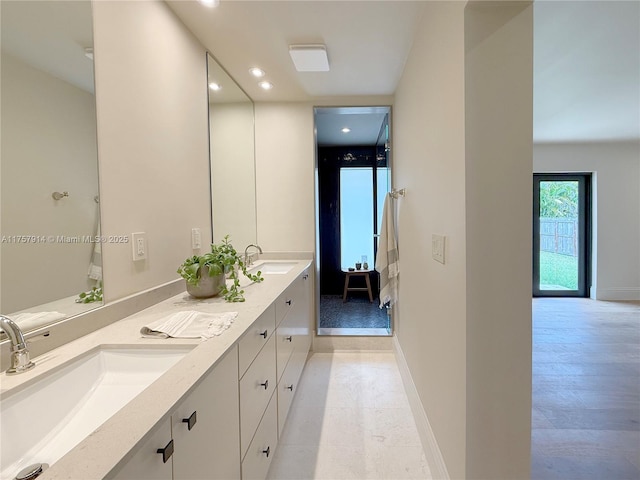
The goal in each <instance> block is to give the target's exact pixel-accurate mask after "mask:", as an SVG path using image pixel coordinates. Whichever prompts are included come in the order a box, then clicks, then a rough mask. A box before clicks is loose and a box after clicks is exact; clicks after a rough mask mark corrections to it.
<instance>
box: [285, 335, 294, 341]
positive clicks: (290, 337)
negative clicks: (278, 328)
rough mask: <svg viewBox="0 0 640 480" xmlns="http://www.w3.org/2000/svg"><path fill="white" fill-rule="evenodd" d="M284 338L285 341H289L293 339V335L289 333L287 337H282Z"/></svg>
mask: <svg viewBox="0 0 640 480" xmlns="http://www.w3.org/2000/svg"><path fill="white" fill-rule="evenodd" d="M284 339H285V340H286V341H287V342H291V341H293V337H292V336H291V335H289V336H288V337H284Z"/></svg>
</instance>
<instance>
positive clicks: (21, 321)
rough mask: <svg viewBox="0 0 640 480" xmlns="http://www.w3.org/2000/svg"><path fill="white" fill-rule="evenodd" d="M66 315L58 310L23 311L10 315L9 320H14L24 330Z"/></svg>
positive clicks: (40, 325)
mask: <svg viewBox="0 0 640 480" xmlns="http://www.w3.org/2000/svg"><path fill="white" fill-rule="evenodd" d="M66 316H67V315H66V314H64V313H60V312H34V313H30V312H25V313H16V314H14V315H11V320H13V321H14V322H16V323H17V324H18V326H19V327H20V329H22V330H23V331H25V330H32V329H34V328H38V327H42V326H43V325H47V324H49V323H51V322H55V321H56V320H60V319H62V318H65V317H66Z"/></svg>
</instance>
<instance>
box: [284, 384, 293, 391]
mask: <svg viewBox="0 0 640 480" xmlns="http://www.w3.org/2000/svg"><path fill="white" fill-rule="evenodd" d="M285 388H286V389H287V390H291V391H292V392H293V383H292V384H291V385H289V386H288V387H285Z"/></svg>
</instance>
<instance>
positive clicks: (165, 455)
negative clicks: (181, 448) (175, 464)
mask: <svg viewBox="0 0 640 480" xmlns="http://www.w3.org/2000/svg"><path fill="white" fill-rule="evenodd" d="M157 453H161V454H162V463H167V460H169V459H170V458H171V455H173V439H171V440H170V441H169V443H167V446H166V447H164V448H159V449H158V450H157Z"/></svg>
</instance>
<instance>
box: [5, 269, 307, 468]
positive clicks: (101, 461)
mask: <svg viewBox="0 0 640 480" xmlns="http://www.w3.org/2000/svg"><path fill="white" fill-rule="evenodd" d="M287 261H289V262H295V263H296V265H295V266H294V267H293V268H292V269H291V270H290V271H289V272H288V273H286V274H279V275H263V277H264V281H263V282H261V283H259V284H252V285H249V286H248V287H245V288H244V290H245V293H244V296H245V299H246V301H245V302H241V303H226V302H225V301H224V299H223V298H221V297H214V298H210V299H194V298H192V297H190V296H189V295H188V294H187V293H186V292H185V293H181V294H179V295H176V296H174V297H171V298H169V299H167V300H165V301H163V302H160V303H158V304H156V305H154V306H152V307H149V308H147V309H145V310H142V311H140V312H138V313H136V314H134V315H131V316H130V317H127V318H124V319H122V320H120V321H118V322H115V323H113V324H111V325H109V326H107V327H105V328H102V329H100V330H97V331H95V332H93V333H91V334H89V335H86V336H84V337H82V338H79V339H77V340H74V341H73V342H70V343H68V344H66V345H64V346H61V347H59V348H57V349H55V350H52V351H50V352H48V353H46V354H43V355H41V356H39V357H36V358H34V359H33V360H34V362H35V363H36V367H35V368H34V369H32V370H31V371H29V372H26V373H23V374H20V375H12V376H7V375H6V374H4V373H2V374H1V375H0V382H1V389H0V395H1V397H0V398H6V396H8V395H11V394H12V393H13V392H15V391H18V390H21V389H22V388H24V387H26V386H28V385H29V384H31V383H33V382H34V381H37V380H39V379H40V378H41V377H42V375H45V374H47V373H49V372H51V371H52V370H54V369H58V368H59V367H61V366H64V365H65V364H66V363H68V362H70V361H71V360H73V359H75V358H77V357H78V356H80V355H83V354H86V353H87V352H89V351H91V350H93V349H95V348H96V347H99V346H104V345H106V346H113V347H119V348H122V347H136V348H140V347H150V348H154V347H155V348H157V347H165V348H166V347H170V346H177V347H178V346H180V345H195V348H194V349H193V350H192V351H191V352H189V353H188V354H187V355H186V356H185V357H184V358H182V359H181V360H180V361H179V362H178V363H176V365H174V366H173V367H171V368H170V369H169V370H168V371H167V372H166V373H165V374H163V375H162V376H161V377H160V378H158V379H157V380H156V381H155V382H154V383H152V384H151V385H150V386H149V387H148V388H146V389H145V390H144V391H143V392H142V393H140V394H139V395H138V396H137V397H135V398H134V399H133V400H132V401H131V402H129V403H128V404H127V405H126V406H124V407H123V408H122V409H121V410H120V411H118V412H117V413H116V414H115V415H113V416H112V417H111V418H110V419H109V420H107V421H106V422H105V423H104V424H102V425H101V426H100V427H98V428H97V429H96V430H95V431H94V432H93V433H92V434H90V435H89V436H88V437H87V438H85V439H84V440H83V441H82V442H81V443H79V444H78V445H77V446H76V447H75V448H73V449H72V450H71V451H70V452H69V453H67V454H66V455H65V456H63V457H62V458H61V459H60V460H59V461H57V462H56V463H55V464H54V465H52V466H51V467H50V468H49V469H48V470H46V471H45V472H44V474H42V475H41V476H40V477H39V478H41V479H42V480H49V479H68V480H78V479H83V480H89V479H100V478H104V477H105V476H106V475H107V474H108V473H109V472H110V471H111V470H112V469H113V468H114V467H115V466H116V465H117V464H118V463H119V462H120V461H121V460H122V459H123V458H124V457H125V456H126V455H127V453H128V452H129V451H130V450H131V449H132V448H133V447H134V446H135V445H136V444H137V443H138V442H139V441H140V440H141V439H143V438H144V437H145V436H146V435H147V434H148V433H149V431H150V430H151V429H152V428H153V427H154V426H155V425H156V424H157V423H158V422H159V421H160V420H162V419H163V418H166V417H167V416H168V415H169V414H171V411H172V410H173V409H174V408H175V407H176V406H177V404H178V403H179V402H180V400H181V399H182V398H183V397H185V395H186V394H187V393H188V392H189V391H190V390H191V389H192V388H193V387H194V386H195V385H196V384H197V383H198V381H199V380H200V378H201V377H202V376H203V375H204V374H205V373H207V372H208V371H209V370H210V369H211V368H212V367H213V366H214V365H215V364H216V363H217V362H218V361H219V360H220V359H221V358H222V357H223V356H224V354H225V353H226V352H227V351H228V350H229V349H230V348H231V347H233V346H234V345H235V344H236V343H237V342H238V340H239V339H240V337H242V335H243V334H244V333H245V332H246V330H247V329H248V328H249V327H250V326H251V325H252V324H253V322H254V321H255V320H256V319H257V318H258V317H259V316H260V315H261V314H262V313H263V312H264V311H265V309H266V308H267V307H268V306H269V305H271V303H273V302H274V301H275V300H276V299H277V298H278V296H279V295H280V294H281V293H282V292H283V291H284V290H285V289H286V288H287V287H288V286H289V284H291V282H292V281H293V280H294V279H296V278H297V277H298V275H299V274H300V273H301V272H302V271H304V269H306V268H307V267H308V266H309V265H310V264H311V261H310V260H292V259H287ZM184 310H197V311H201V312H206V313H220V312H230V311H234V312H238V316H237V318H236V319H235V321H234V322H233V324H232V325H231V327H229V329H227V330H225V331H224V332H223V333H222V334H221V335H220V336H217V337H214V338H212V339H210V340H207V341H204V342H203V341H200V340H198V339H174V338H170V339H152V338H144V337H142V336H141V335H140V328H141V327H142V326H144V325H145V324H147V323H149V322H151V321H154V320H157V319H159V318H161V317H164V316H166V315H168V314H172V313H175V312H180V311H184ZM26 420H27V425H28V419H26Z"/></svg>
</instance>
